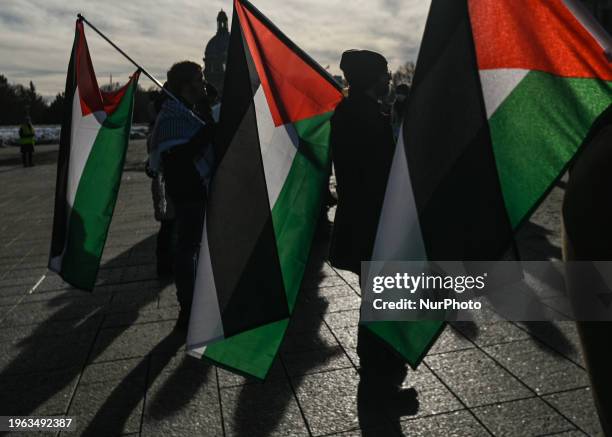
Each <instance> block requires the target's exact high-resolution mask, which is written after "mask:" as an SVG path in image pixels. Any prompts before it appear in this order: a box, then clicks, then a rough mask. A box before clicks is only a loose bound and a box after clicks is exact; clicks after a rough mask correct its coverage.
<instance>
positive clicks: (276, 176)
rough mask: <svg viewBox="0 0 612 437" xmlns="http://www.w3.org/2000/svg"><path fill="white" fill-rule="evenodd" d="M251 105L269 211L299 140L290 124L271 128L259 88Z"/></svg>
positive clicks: (290, 163)
mask: <svg viewBox="0 0 612 437" xmlns="http://www.w3.org/2000/svg"><path fill="white" fill-rule="evenodd" d="M254 101H255V111H256V118H257V130H258V134H259V146H260V148H261V157H262V160H263V165H264V172H265V175H266V186H267V187H268V197H269V199H270V209H271V210H272V209H273V208H274V205H275V204H276V200H277V199H278V196H279V195H280V193H281V190H282V189H283V186H284V185H285V180H286V179H287V175H288V174H289V172H290V171H291V166H292V165H293V158H294V157H295V154H296V152H297V149H298V146H299V137H298V135H297V132H296V130H295V127H293V124H286V125H283V126H278V127H277V126H275V125H274V120H273V119H272V113H271V112H270V107H269V106H268V100H267V99H266V95H265V93H264V91H263V87H261V86H260V87H259V89H258V90H257V92H256V93H255V97H254Z"/></svg>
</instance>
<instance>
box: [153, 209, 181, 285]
mask: <svg viewBox="0 0 612 437" xmlns="http://www.w3.org/2000/svg"><path fill="white" fill-rule="evenodd" d="M174 229H175V224H174V219H173V220H162V221H161V223H160V227H159V232H158V233H157V247H156V250H155V254H156V255H157V274H158V275H160V276H164V275H169V274H171V273H172V272H173V269H174V246H175V244H176V243H175V240H176V238H175V232H174Z"/></svg>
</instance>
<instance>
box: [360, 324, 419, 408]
mask: <svg viewBox="0 0 612 437" xmlns="http://www.w3.org/2000/svg"><path fill="white" fill-rule="evenodd" d="M357 355H359V364H360V367H361V370H360V375H361V384H362V385H363V388H364V389H365V390H367V391H371V392H372V393H373V394H375V395H377V396H376V397H381V398H386V397H387V396H389V395H392V394H393V393H394V392H396V391H397V390H398V389H399V388H400V387H401V385H402V382H403V381H404V378H406V374H407V373H408V369H407V368H406V362H405V361H404V360H403V359H402V358H400V356H399V355H398V354H396V353H395V352H393V351H392V350H391V347H390V346H388V345H387V344H386V343H385V342H384V341H383V340H381V339H380V338H379V337H378V336H376V334H374V333H372V332H371V331H370V330H368V328H366V327H365V326H362V325H360V326H359V330H358V332H357ZM383 400H384V399H383Z"/></svg>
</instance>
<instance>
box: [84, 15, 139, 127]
mask: <svg viewBox="0 0 612 437" xmlns="http://www.w3.org/2000/svg"><path fill="white" fill-rule="evenodd" d="M76 31H77V34H78V39H77V44H76V49H75V50H76V83H77V88H78V91H79V99H80V101H81V114H82V115H83V117H85V116H87V115H89V114H93V113H95V112H101V111H104V112H106V114H107V115H110V114H112V113H113V112H115V110H116V109H117V107H118V106H119V103H121V99H122V98H123V96H124V95H125V93H126V91H127V89H128V88H129V86H130V85H131V84H132V82H133V81H134V80H137V79H138V76H139V72H136V73H135V74H133V75H132V77H131V79H130V81H129V82H128V83H127V84H126V85H124V86H123V87H121V88H120V89H118V90H116V91H111V92H105V91H100V87H99V86H98V80H97V79H96V73H95V72H94V68H93V63H92V62H91V56H90V55H89V47H88V46H87V39H86V38H85V29H84V26H83V22H82V21H81V20H78V21H77V24H76Z"/></svg>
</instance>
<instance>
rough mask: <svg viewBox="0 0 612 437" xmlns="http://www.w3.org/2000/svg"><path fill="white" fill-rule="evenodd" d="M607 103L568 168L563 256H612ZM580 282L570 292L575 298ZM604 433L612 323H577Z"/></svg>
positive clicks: (611, 420) (611, 142)
mask: <svg viewBox="0 0 612 437" xmlns="http://www.w3.org/2000/svg"><path fill="white" fill-rule="evenodd" d="M611 146H612V106H610V107H608V109H607V110H606V112H605V113H604V114H603V115H602V116H601V117H600V118H599V120H598V121H597V123H596V124H595V125H594V126H593V128H592V129H591V132H590V133H589V136H588V138H587V139H586V141H585V144H584V146H583V147H584V149H583V151H582V153H581V155H580V156H579V157H578V159H577V161H576V162H575V164H574V165H573V167H572V169H571V171H570V178H569V182H568V184H567V188H566V192H565V199H564V202H563V222H564V226H565V258H566V259H567V260H568V261H572V260H576V261H604V260H607V261H611V260H612V226H611V224H612V202H611V201H610V199H612V147H611ZM581 292H582V291H581V290H580V289H579V284H578V286H577V287H573V288H572V289H571V290H570V293H571V295H572V300H573V299H580V294H581ZM577 326H578V332H579V334H580V342H581V344H582V349H583V352H584V358H585V361H586V366H587V370H588V372H589V376H590V379H591V386H592V388H593V396H594V398H595V404H596V407H597V411H598V413H599V419H600V421H601V426H602V428H603V430H604V433H605V435H607V436H611V435H612V355H611V354H610V339H611V338H612V322H580V321H579V322H577Z"/></svg>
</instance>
